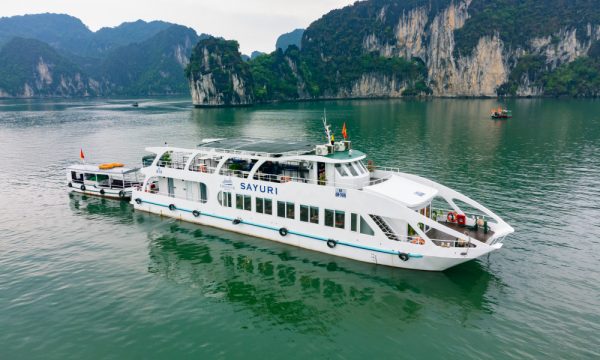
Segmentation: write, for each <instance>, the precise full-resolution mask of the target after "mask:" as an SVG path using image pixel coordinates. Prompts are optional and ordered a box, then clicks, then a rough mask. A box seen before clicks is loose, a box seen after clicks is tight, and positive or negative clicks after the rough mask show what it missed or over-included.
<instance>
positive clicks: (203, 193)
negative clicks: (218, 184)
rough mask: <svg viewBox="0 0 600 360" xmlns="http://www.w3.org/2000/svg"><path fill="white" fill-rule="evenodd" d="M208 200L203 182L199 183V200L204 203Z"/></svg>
mask: <svg viewBox="0 0 600 360" xmlns="http://www.w3.org/2000/svg"><path fill="white" fill-rule="evenodd" d="M207 201H208V193H207V189H206V184H205V183H200V202H201V203H203V204H206V202H207Z"/></svg>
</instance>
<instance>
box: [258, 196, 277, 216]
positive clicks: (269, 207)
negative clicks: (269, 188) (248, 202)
mask: <svg viewBox="0 0 600 360" xmlns="http://www.w3.org/2000/svg"><path fill="white" fill-rule="evenodd" d="M256 212H257V213H261V214H266V215H272V214H273V200H271V199H263V198H258V197H257V198H256Z"/></svg>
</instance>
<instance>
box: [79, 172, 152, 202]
mask: <svg viewBox="0 0 600 360" xmlns="http://www.w3.org/2000/svg"><path fill="white" fill-rule="evenodd" d="M138 176H139V168H127V167H125V166H124V165H123V164H121V163H106V164H98V165H95V164H74V165H71V166H69V167H68V168H67V186H68V187H69V188H70V189H71V191H73V192H79V193H82V194H87V195H95V196H100V197H105V198H111V199H122V200H129V199H131V192H132V191H133V188H134V187H139V186H141V179H138Z"/></svg>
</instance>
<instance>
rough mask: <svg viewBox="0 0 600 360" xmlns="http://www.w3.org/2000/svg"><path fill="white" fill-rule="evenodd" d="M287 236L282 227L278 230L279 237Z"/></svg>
mask: <svg viewBox="0 0 600 360" xmlns="http://www.w3.org/2000/svg"><path fill="white" fill-rule="evenodd" d="M287 234H288V229H286V228H284V227H282V228H281V229H279V235H281V236H286V235H287Z"/></svg>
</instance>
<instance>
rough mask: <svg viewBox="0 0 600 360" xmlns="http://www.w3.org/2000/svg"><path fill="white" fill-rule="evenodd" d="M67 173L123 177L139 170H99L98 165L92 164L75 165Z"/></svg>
mask: <svg viewBox="0 0 600 360" xmlns="http://www.w3.org/2000/svg"><path fill="white" fill-rule="evenodd" d="M67 170H69V171H78V172H85V173H95V174H106V175H125V174H130V173H134V172H136V171H138V170H139V168H126V167H114V168H112V169H100V168H99V167H98V165H92V164H76V165H71V166H69V167H68V168H67Z"/></svg>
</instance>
